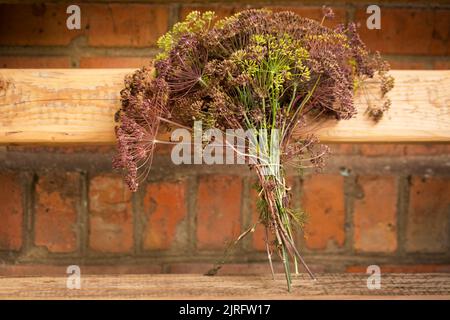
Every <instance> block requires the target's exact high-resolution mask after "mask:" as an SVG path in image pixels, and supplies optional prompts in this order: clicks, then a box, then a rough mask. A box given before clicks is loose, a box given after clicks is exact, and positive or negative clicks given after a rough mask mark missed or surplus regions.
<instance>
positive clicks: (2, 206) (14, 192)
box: [0, 173, 23, 250]
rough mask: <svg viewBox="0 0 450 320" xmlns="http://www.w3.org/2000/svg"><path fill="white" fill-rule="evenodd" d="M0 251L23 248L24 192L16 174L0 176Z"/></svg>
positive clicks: (2, 174)
mask: <svg viewBox="0 0 450 320" xmlns="http://www.w3.org/2000/svg"><path fill="white" fill-rule="evenodd" d="M0 221H1V222H0V250H19V249H20V248H21V247H22V223H23V207H22V191H21V187H20V182H19V177H18V176H17V175H16V174H14V173H1V174H0Z"/></svg>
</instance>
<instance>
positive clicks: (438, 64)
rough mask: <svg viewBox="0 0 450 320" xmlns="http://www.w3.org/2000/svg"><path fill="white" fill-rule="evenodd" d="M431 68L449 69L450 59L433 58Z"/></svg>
mask: <svg viewBox="0 0 450 320" xmlns="http://www.w3.org/2000/svg"><path fill="white" fill-rule="evenodd" d="M433 69H436V70H449V69H450V59H447V60H435V61H434V62H433Z"/></svg>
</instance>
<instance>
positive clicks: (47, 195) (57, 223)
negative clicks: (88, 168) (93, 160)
mask: <svg viewBox="0 0 450 320" xmlns="http://www.w3.org/2000/svg"><path fill="white" fill-rule="evenodd" d="M35 192H36V196H35V197H36V204H35V215H36V216H35V239H34V243H35V244H36V245H37V246H45V247H46V248H47V249H48V250H49V251H50V252H73V251H75V250H76V249H77V219H78V213H77V207H78V199H79V197H80V182H79V174H78V173H75V172H67V173H63V174H58V173H49V174H44V175H41V176H39V180H38V182H37V184H36V190H35Z"/></svg>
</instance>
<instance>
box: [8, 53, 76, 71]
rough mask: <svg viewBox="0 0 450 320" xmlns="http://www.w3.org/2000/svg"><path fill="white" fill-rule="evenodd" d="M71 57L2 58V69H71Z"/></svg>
mask: <svg viewBox="0 0 450 320" xmlns="http://www.w3.org/2000/svg"><path fill="white" fill-rule="evenodd" d="M70 66H71V64H70V59H69V57H58V56H54V57H53V56H52V57H50V56H48V57H41V56H39V57H36V56H30V57H20V56H18V57H16V56H15V57H13V56H0V68H21V69H25V68H70Z"/></svg>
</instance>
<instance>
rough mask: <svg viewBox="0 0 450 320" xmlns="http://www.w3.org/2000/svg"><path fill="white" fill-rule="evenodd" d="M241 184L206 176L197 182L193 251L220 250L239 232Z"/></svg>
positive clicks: (234, 179) (237, 180)
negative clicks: (195, 234)
mask: <svg viewBox="0 0 450 320" xmlns="http://www.w3.org/2000/svg"><path fill="white" fill-rule="evenodd" d="M241 192H242V180H241V178H240V177H237V176H221V175H210V176H203V177H200V179H199V186H198V194H197V248H198V249H202V250H207V249H220V250H223V249H224V248H225V247H226V244H227V243H228V242H229V241H234V240H235V239H236V238H237V237H238V236H239V232H240V230H241V215H240V212H241Z"/></svg>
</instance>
